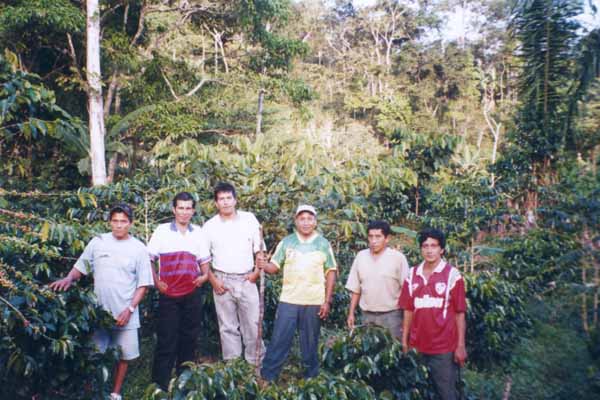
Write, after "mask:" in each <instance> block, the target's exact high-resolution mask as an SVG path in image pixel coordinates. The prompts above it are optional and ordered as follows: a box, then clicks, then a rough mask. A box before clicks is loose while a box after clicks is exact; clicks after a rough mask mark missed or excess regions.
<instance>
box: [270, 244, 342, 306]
mask: <svg viewBox="0 0 600 400" xmlns="http://www.w3.org/2000/svg"><path fill="white" fill-rule="evenodd" d="M271 262H272V263H273V264H275V266H276V267H277V268H279V269H281V266H283V284H282V289H281V297H280V299H279V300H280V301H282V302H284V303H290V304H297V305H321V304H323V303H324V302H325V275H326V274H327V273H328V272H329V271H335V270H337V264H336V262H335V258H334V256H333V251H332V250H331V245H330V244H329V242H328V241H327V239H325V238H324V237H323V236H321V235H319V234H318V233H316V232H315V233H314V234H313V235H312V236H311V237H310V238H308V239H307V240H302V239H301V238H300V236H299V235H298V234H297V233H296V232H294V233H292V234H291V235H288V236H286V237H285V238H284V239H283V240H282V241H281V242H279V244H278V245H277V248H276V249H275V254H273V257H272V258H271Z"/></svg>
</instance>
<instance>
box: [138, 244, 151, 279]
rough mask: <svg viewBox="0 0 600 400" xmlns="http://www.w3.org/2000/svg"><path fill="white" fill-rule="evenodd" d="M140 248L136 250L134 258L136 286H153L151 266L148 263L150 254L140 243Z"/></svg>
mask: <svg viewBox="0 0 600 400" xmlns="http://www.w3.org/2000/svg"><path fill="white" fill-rule="evenodd" d="M141 247H142V248H141V249H140V251H139V252H138V256H137V260H136V263H135V265H136V271H135V272H136V277H137V287H138V288H139V287H142V286H154V278H153V277H152V266H151V265H150V255H149V254H148V250H147V249H146V247H145V246H144V245H143V244H141Z"/></svg>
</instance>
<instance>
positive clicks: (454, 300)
mask: <svg viewBox="0 0 600 400" xmlns="http://www.w3.org/2000/svg"><path fill="white" fill-rule="evenodd" d="M450 302H451V304H452V307H453V308H454V311H455V312H457V313H463V312H466V311H467V300H466V294H465V280H464V279H463V278H462V276H459V277H458V278H457V280H456V282H455V284H454V287H453V288H452V290H450Z"/></svg>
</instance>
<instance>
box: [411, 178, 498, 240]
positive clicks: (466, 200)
mask: <svg viewBox="0 0 600 400" xmlns="http://www.w3.org/2000/svg"><path fill="white" fill-rule="evenodd" d="M500 196H501V194H500V193H499V192H498V191H497V190H496V189H495V188H493V187H491V186H490V184H489V181H488V179H487V178H486V177H484V176H481V175H480V174H472V175H462V176H460V175H458V176H452V179H450V180H449V182H448V183H446V184H443V185H440V186H438V188H437V190H435V191H434V192H433V193H431V194H430V196H428V197H427V199H426V205H425V207H426V208H427V211H426V212H425V213H424V215H423V217H424V218H423V219H424V223H425V225H428V226H435V227H438V228H439V229H442V230H443V231H444V232H446V234H447V235H448V236H450V237H451V240H450V242H451V243H452V244H456V245H457V246H456V247H458V248H461V247H462V248H464V247H465V246H467V247H468V246H471V244H472V242H471V241H472V240H473V239H474V238H475V236H476V235H477V233H478V232H480V231H485V230H486V229H488V228H489V227H490V226H493V225H496V224H498V223H499V221H498V220H499V218H500V217H501V216H502V214H503V213H505V212H506V211H505V210H504V209H503V207H502V202H501V197H500Z"/></svg>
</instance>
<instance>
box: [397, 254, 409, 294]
mask: <svg viewBox="0 0 600 400" xmlns="http://www.w3.org/2000/svg"><path fill="white" fill-rule="evenodd" d="M399 268H400V282H402V283H403V284H404V281H406V278H408V270H409V269H410V268H409V266H408V261H407V260H406V256H405V255H404V254H402V253H400V265H399ZM403 286H404V285H403Z"/></svg>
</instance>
